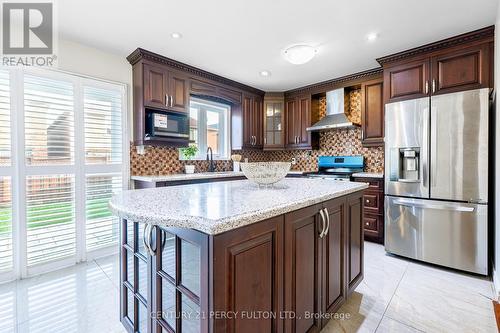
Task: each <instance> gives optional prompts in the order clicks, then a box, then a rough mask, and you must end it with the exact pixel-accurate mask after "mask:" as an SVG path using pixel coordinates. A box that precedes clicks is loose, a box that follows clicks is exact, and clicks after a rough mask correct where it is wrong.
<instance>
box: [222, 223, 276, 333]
mask: <svg viewBox="0 0 500 333" xmlns="http://www.w3.org/2000/svg"><path fill="white" fill-rule="evenodd" d="M283 245H284V242H283V216H277V217H274V218H271V219H269V220H266V221H263V222H259V223H256V224H253V225H249V226H245V227H242V228H240V229H238V231H237V232H226V233H223V234H221V235H217V236H215V237H214V250H213V256H214V267H213V284H214V296H215V297H214V305H213V306H214V309H215V311H230V312H231V313H240V314H248V315H241V316H237V317H234V318H219V319H216V320H215V321H214V332H248V333H252V332H264V333H265V332H269V333H271V332H283V321H282V320H281V319H280V318H279V317H275V318H272V317H269V316H266V317H263V318H261V319H258V320H256V319H255V318H252V317H251V314H252V312H253V313H254V314H256V313H276V314H278V313H280V312H281V309H282V308H283V304H282V299H283V290H284V289H283V282H282V281H283V280H282V279H283ZM259 311H262V312H259Z"/></svg>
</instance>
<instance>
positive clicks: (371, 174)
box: [352, 172, 384, 178]
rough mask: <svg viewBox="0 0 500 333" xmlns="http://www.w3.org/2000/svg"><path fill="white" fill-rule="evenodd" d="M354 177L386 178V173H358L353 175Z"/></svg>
mask: <svg viewBox="0 0 500 333" xmlns="http://www.w3.org/2000/svg"><path fill="white" fill-rule="evenodd" d="M352 176H353V177H360V178H384V173H383V172H358V173H353V174H352Z"/></svg>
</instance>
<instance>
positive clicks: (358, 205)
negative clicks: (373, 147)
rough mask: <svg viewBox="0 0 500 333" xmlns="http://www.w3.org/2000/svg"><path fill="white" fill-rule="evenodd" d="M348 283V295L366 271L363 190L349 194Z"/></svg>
mask: <svg viewBox="0 0 500 333" xmlns="http://www.w3.org/2000/svg"><path fill="white" fill-rule="evenodd" d="M346 199H347V223H348V226H347V239H346V253H347V276H348V278H347V285H348V289H347V292H348V295H350V294H351V293H352V292H353V291H354V289H356V287H357V286H358V285H359V284H360V283H361V281H362V280H363V272H364V268H363V266H364V253H363V248H364V244H363V243H364V227H363V192H362V191H359V192H355V193H353V194H350V195H348V196H347V198H346Z"/></svg>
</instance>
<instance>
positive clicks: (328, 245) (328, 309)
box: [321, 198, 347, 326]
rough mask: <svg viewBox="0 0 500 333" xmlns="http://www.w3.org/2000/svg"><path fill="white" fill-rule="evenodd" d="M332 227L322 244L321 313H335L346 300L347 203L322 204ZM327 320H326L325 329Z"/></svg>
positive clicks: (332, 201)
mask: <svg viewBox="0 0 500 333" xmlns="http://www.w3.org/2000/svg"><path fill="white" fill-rule="evenodd" d="M323 207H324V208H326V211H325V213H328V219H329V221H330V225H329V228H328V233H327V234H326V235H325V237H324V240H323V243H322V255H321V260H322V267H323V269H322V271H321V285H322V288H321V292H322V295H321V312H322V313H335V312H336V311H337V310H338V309H339V308H340V306H341V305H342V304H343V303H344V301H345V300H346V297H347V294H346V292H347V290H346V262H345V260H344V258H345V254H346V249H345V244H346V240H347V239H346V228H347V219H346V216H345V215H346V200H344V199H342V198H340V199H333V200H330V201H327V202H326V203H324V204H323ZM327 322H328V320H327V319H326V318H323V323H322V325H323V326H324V325H326V323H327Z"/></svg>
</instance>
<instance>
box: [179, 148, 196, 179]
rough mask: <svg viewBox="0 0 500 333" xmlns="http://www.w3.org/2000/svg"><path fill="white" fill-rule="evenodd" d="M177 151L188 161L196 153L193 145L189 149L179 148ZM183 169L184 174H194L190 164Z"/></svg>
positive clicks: (192, 166)
mask: <svg viewBox="0 0 500 333" xmlns="http://www.w3.org/2000/svg"><path fill="white" fill-rule="evenodd" d="M179 151H180V152H181V154H182V157H183V158H184V159H186V160H188V161H190V160H191V159H192V158H193V157H195V156H196V153H198V147H196V146H195V145H190V146H189V147H185V148H180V149H179ZM184 169H185V171H186V173H194V165H192V164H185V165H184Z"/></svg>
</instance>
